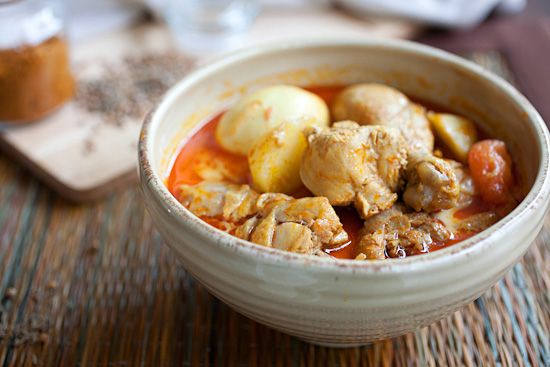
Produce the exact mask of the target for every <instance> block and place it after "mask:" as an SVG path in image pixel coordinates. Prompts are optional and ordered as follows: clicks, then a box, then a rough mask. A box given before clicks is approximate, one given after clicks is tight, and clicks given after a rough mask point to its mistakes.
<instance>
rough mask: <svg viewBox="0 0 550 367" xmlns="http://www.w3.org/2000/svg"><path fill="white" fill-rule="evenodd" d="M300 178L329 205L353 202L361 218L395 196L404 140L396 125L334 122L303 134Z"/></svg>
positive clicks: (403, 162) (404, 154) (385, 205)
mask: <svg viewBox="0 0 550 367" xmlns="http://www.w3.org/2000/svg"><path fill="white" fill-rule="evenodd" d="M308 134H309V135H308V148H307V149H306V151H305V153H304V155H303V157H302V165H301V167H300V177H301V178H302V182H303V183H304V185H305V186H306V187H307V188H308V189H309V190H310V191H311V192H312V193H314V194H315V195H317V196H325V197H326V198H328V200H329V202H330V204H332V205H341V206H345V205H349V204H352V203H353V204H354V205H355V207H356V208H357V209H358V211H359V213H360V214H361V216H362V217H363V218H368V217H370V216H372V215H374V214H376V213H378V212H379V211H381V210H384V209H387V208H389V207H391V206H392V205H393V203H394V202H395V201H396V200H397V194H396V192H397V191H398V190H399V189H400V188H401V186H402V174H403V172H404V168H405V165H406V163H407V160H406V157H407V152H406V142H405V140H404V139H403V137H402V136H401V134H400V133H399V131H398V130H397V129H394V128H390V127H384V126H359V125H358V124H356V123H355V122H352V121H343V122H337V123H335V124H334V125H333V127H332V128H330V129H327V130H315V131H310V132H309V133H308Z"/></svg>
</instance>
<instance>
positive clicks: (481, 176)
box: [468, 140, 513, 204]
mask: <svg viewBox="0 0 550 367" xmlns="http://www.w3.org/2000/svg"><path fill="white" fill-rule="evenodd" d="M468 165H469V166H470V171H471V173H472V179H473V180H474V184H475V185H476V188H477V189H478V190H479V192H480V194H481V197H482V199H483V200H484V201H485V202H488V203H492V204H504V203H506V202H508V201H509V200H511V195H510V189H511V187H512V184H513V177H512V159H511V158H510V154H509V153H508V150H507V149H506V144H505V143H504V142H503V141H500V140H482V141H479V142H477V143H475V144H474V145H472V148H471V149H470V152H469V153H468Z"/></svg>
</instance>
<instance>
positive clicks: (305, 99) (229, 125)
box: [216, 85, 329, 155]
mask: <svg viewBox="0 0 550 367" xmlns="http://www.w3.org/2000/svg"><path fill="white" fill-rule="evenodd" d="M283 122H290V123H293V124H295V125H296V126H298V127H300V128H305V127H308V126H318V127H324V126H328V124H329V112H328V107H327V105H326V103H325V102H324V101H323V100H322V99H321V98H320V97H319V96H317V95H315V94H313V93H311V92H308V91H306V90H304V89H302V88H298V87H295V86H291V85H276V86H272V87H267V88H263V89H260V90H258V91H256V92H254V93H252V94H249V95H248V96H245V97H243V98H241V99H240V100H239V101H238V102H237V103H236V104H235V105H234V106H233V107H232V108H231V109H230V110H229V111H227V112H226V113H225V114H224V115H223V117H222V119H221V120H220V123H219V124H218V127H217V129H216V139H217V141H218V143H220V145H221V146H222V147H224V148H225V149H226V150H228V151H230V152H233V153H236V154H242V155H246V154H248V151H249V150H250V149H251V148H252V146H253V145H254V144H255V143H256V142H257V141H258V140H259V139H260V138H261V137H262V136H264V135H265V134H266V133H267V132H268V131H270V130H272V129H273V128H275V127H276V126H278V125H280V124H281V123H283Z"/></svg>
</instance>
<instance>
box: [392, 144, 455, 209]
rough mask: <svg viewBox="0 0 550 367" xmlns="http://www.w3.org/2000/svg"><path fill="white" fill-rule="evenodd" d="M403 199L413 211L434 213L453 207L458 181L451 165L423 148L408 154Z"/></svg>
mask: <svg viewBox="0 0 550 367" xmlns="http://www.w3.org/2000/svg"><path fill="white" fill-rule="evenodd" d="M408 158H409V162H408V164H407V187H406V188H405V192H404V193H403V201H404V202H405V204H407V205H408V206H410V207H411V208H413V209H414V210H416V211H421V210H424V211H426V212H434V211H438V210H442V209H449V208H452V207H454V206H456V204H457V202H458V198H459V195H460V183H459V181H458V179H457V177H456V174H455V171H454V170H453V167H452V166H451V164H450V163H449V162H448V161H446V160H445V159H443V158H438V157H436V156H434V155H433V154H431V153H425V152H422V151H419V152H412V153H410V154H409V157H408Z"/></svg>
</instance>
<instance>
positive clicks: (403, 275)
mask: <svg viewBox="0 0 550 367" xmlns="http://www.w3.org/2000/svg"><path fill="white" fill-rule="evenodd" d="M365 81H376V82H383V83H387V84H391V85H394V86H395V87H397V88H398V89H400V90H402V91H404V92H405V93H407V94H409V95H413V96H416V97H419V98H422V99H425V100H429V101H432V102H435V103H437V104H439V105H442V106H447V107H450V108H452V109H453V110H455V111H457V112H460V113H463V114H465V115H467V116H470V117H471V118H474V119H475V120H476V121H479V122H480V123H482V124H483V126H484V128H486V129H488V130H489V131H491V132H492V134H493V135H494V136H497V137H500V138H501V139H504V140H505V141H507V143H508V144H509V147H510V149H511V151H512V155H513V157H514V160H515V163H516V166H517V167H518V173H519V175H520V176H521V184H522V186H523V188H524V192H525V194H526V197H525V199H524V200H523V201H522V202H521V203H520V204H519V206H518V207H517V208H516V209H514V211H512V213H510V214H509V215H508V216H506V217H505V218H504V219H502V220H501V221H499V222H498V223H497V224H495V225H494V226H492V227H491V228H489V229H487V230H486V231H483V232H482V233H480V234H478V235H476V236H474V237H472V238H470V239H469V240H466V241H464V242H461V243H459V244H456V245H453V246H451V247H449V248H446V249H443V250H440V251H437V252H434V253H429V254H425V255H420V256H414V257H409V258H406V259H388V260H380V261H366V262H359V261H357V262H356V261H353V260H338V261H335V260H332V259H326V258H321V257H315V256H304V255H298V254H293V253H288V252H282V251H279V250H274V249H269V248H265V247H262V246H258V245H255V244H253V243H250V242H247V241H244V240H240V239H237V238H235V237H232V236H230V235H229V234H226V233H224V232H222V231H220V230H217V229H215V228H213V227H210V226H209V225H207V224H206V223H204V222H202V221H201V220H200V219H198V218H197V217H195V216H194V215H193V214H192V213H191V212H189V211H188V210H187V209H185V208H184V207H183V206H182V205H180V204H179V203H178V201H177V200H176V199H175V198H174V197H173V196H172V195H171V194H170V193H169V192H168V190H167V189H166V186H165V183H164V180H165V178H166V176H167V173H168V171H169V169H170V164H171V160H172V158H173V156H174V154H176V152H177V150H178V147H180V146H181V142H182V141H185V139H187V138H189V137H190V136H191V135H192V133H193V132H195V131H196V130H197V129H198V128H199V127H200V124H201V123H203V122H204V121H205V118H206V117H208V116H212V114H214V113H217V112H219V111H221V110H223V109H224V108H227V106H228V105H230V104H231V103H232V102H234V101H235V100H236V99H237V98H238V97H239V95H241V94H242V93H245V92H247V91H250V90H253V89H255V88H258V87H261V86H264V85H267V84H273V83H293V84H297V85H314V84H316V85H322V84H325V85H335V84H349V83H357V82H365ZM548 148H549V135H548V131H547V129H546V127H545V125H544V122H543V121H542V119H541V117H540V116H539V114H538V113H537V112H536V111H535V109H534V108H533V107H532V106H531V104H530V103H529V102H528V101H527V100H526V99H525V98H524V97H523V96H522V95H521V94H520V93H519V92H517V91H516V90H515V89H514V88H513V87H512V86H510V85H509V84H508V83H506V82H505V81H503V80H502V79H500V78H498V77H496V76H494V75H492V74H490V73H488V72H487V71H484V70H483V69H482V68H481V67H479V66H476V65H474V64H472V63H470V62H467V61H465V60H463V59H461V58H458V57H456V56H453V55H450V54H448V53H445V52H442V51H440V50H437V49H433V48H430V47H426V46H421V45H418V44H415V43H411V42H404V41H388V40H383V41H381V40H380V41H379V40H371V41H357V40H355V41H324V42H301V43H291V44H284V45H274V46H270V47H263V48H254V49H251V50H246V51H241V52H238V53H235V54H232V55H229V56H226V57H224V58H223V59H221V60H219V61H215V62H213V63H210V64H208V65H205V66H203V67H201V68H200V69H198V70H197V71H195V72H194V73H192V74H190V75H189V76H187V77H186V78H185V79H184V80H182V81H181V82H179V83H178V84H177V85H176V86H175V87H174V88H172V89H171V90H170V91H169V92H168V93H167V94H166V96H165V97H164V99H163V101H162V102H161V103H160V105H159V106H158V107H157V108H156V109H155V110H154V111H152V112H151V114H150V115H149V117H148V118H147V119H146V121H145V123H144V125H143V129H142V132H141V137H140V142H139V169H140V177H141V189H142V190H143V194H144V198H145V202H146V205H147V207H148V209H149V212H150V214H151V216H152V218H153V221H154V223H155V225H156V227H157V229H158V230H159V232H160V233H161V235H162V236H163V238H164V239H165V241H166V242H167V243H168V244H169V245H170V247H171V248H172V249H173V250H174V251H175V254H177V256H178V257H179V259H180V260H181V262H182V263H183V265H184V266H185V268H186V269H187V270H188V271H189V272H190V273H191V274H192V275H193V276H194V277H195V278H196V279H197V280H198V281H200V282H201V283H202V284H204V285H205V286H206V287H207V288H208V289H209V290H210V291H211V292H212V293H213V294H214V295H215V296H216V297H218V298H220V299H221V300H222V301H224V302H225V303H227V304H228V305H230V306H231V307H233V308H235V309H236V310H237V311H239V312H240V313H242V314H244V315H246V316H248V317H250V318H252V319H254V320H256V321H258V322H261V323H263V324H265V325H269V326H271V327H273V328H275V329H278V330H281V331H283V332H285V333H288V334H291V335H295V336H297V337H299V338H302V339H305V340H308V341H311V342H313V343H317V344H323V345H332V346H351V345H360V344H365V343H368V342H370V341H374V340H378V339H382V338H388V337H393V336H397V335H400V334H404V333H406V332H409V331H412V330H414V329H416V328H418V327H421V326H425V325H428V324H430V323H433V322H435V321H438V320H440V319H441V318H443V317H445V316H446V315H449V314H450V313H451V312H453V311H455V310H457V309H458V308H459V307H461V306H463V305H465V304H467V303H469V302H471V301H472V300H474V299H475V298H477V297H479V296H480V295H481V294H482V293H483V292H485V291H486V290H487V289H488V288H489V287H491V286H492V285H493V284H495V282H496V281H497V280H498V279H499V278H501V277H502V276H503V274H504V273H505V272H506V271H507V270H508V269H509V268H510V267H511V266H512V265H513V264H515V263H516V262H517V261H518V260H519V259H520V258H521V256H522V255H523V254H524V253H525V251H526V250H527V248H528V247H529V245H530V244H531V242H532V241H533V239H534V238H535V236H536V235H537V233H538V232H539V230H540V228H541V226H542V222H543V218H544V215H545V213H546V209H547V207H548V201H549V188H550V185H549V182H548V181H549V176H548V168H549V149H548Z"/></svg>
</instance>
